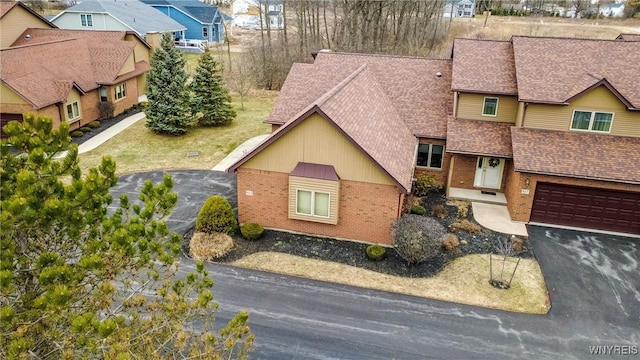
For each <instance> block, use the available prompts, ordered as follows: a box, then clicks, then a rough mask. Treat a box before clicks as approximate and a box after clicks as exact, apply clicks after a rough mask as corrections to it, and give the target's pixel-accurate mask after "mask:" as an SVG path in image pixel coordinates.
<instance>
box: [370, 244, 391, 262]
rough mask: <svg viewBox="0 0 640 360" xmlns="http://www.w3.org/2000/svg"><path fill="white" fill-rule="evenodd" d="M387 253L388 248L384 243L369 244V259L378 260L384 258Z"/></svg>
mask: <svg viewBox="0 0 640 360" xmlns="http://www.w3.org/2000/svg"><path fill="white" fill-rule="evenodd" d="M386 254H387V249H385V248H384V246H382V245H370V246H367V257H368V258H369V260H373V261H378V260H382V259H384V257H385V255H386Z"/></svg>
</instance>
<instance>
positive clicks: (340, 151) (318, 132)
mask: <svg viewBox="0 0 640 360" xmlns="http://www.w3.org/2000/svg"><path fill="white" fill-rule="evenodd" d="M298 162H307V163H314V164H325V165H333V167H334V168H335V170H336V172H337V173H338V176H340V179H342V180H353V181H360V182H368V183H376V184H385V185H393V184H394V183H393V182H392V181H391V179H390V178H389V177H388V175H387V174H386V173H384V172H383V171H382V170H381V169H380V168H378V167H377V166H376V165H375V164H374V163H373V162H372V161H371V160H370V159H369V158H368V157H367V156H366V155H364V154H363V153H362V152H361V151H360V150H359V149H358V148H356V147H355V145H353V144H352V143H351V142H350V141H349V140H348V139H347V138H345V137H344V136H343V135H342V134H341V133H340V132H339V131H338V130H337V129H336V128H335V127H334V126H333V125H332V124H330V123H329V122H328V121H327V120H325V119H324V118H322V117H321V116H320V115H318V114H312V115H310V116H309V117H308V118H306V119H305V120H303V121H302V122H300V123H299V124H297V125H296V126H295V127H294V128H293V129H290V130H289V132H287V133H286V134H284V135H283V136H282V137H281V138H280V139H278V140H276V141H275V142H273V143H272V144H270V145H269V146H268V147H267V148H265V149H263V150H262V151H261V152H260V153H258V154H257V155H255V156H254V157H253V158H251V159H250V160H248V161H247V162H246V163H244V164H243V165H242V166H241V167H243V168H249V169H255V170H266V171H273V172H279V173H287V174H288V173H290V172H291V171H292V170H293V169H294V168H295V166H296V165H297V164H298Z"/></svg>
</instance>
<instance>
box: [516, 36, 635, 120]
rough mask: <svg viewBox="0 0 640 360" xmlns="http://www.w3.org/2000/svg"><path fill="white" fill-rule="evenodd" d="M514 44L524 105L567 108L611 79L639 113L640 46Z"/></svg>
mask: <svg viewBox="0 0 640 360" xmlns="http://www.w3.org/2000/svg"><path fill="white" fill-rule="evenodd" d="M511 41H512V43H513V52H514V59H515V65H516V77H517V82H518V97H519V100H520V101H528V102H540V103H555V104H563V103H566V102H567V101H568V100H570V99H572V98H574V97H576V96H578V95H580V94H581V93H583V92H584V91H585V90H588V89H590V88H591V87H592V86H593V85H595V84H596V83H598V82H600V81H603V80H606V81H607V82H608V83H609V84H611V86H612V87H613V88H615V90H616V91H617V92H619V94H620V95H621V96H622V97H624V99H626V101H628V102H629V103H630V104H631V105H632V107H633V108H635V109H640V86H638V74H640V42H638V41H619V40H591V39H565V38H530V37H521V36H514V37H513V38H512V40H511ZM540 54H545V56H540Z"/></svg>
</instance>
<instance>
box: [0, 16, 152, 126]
mask: <svg viewBox="0 0 640 360" xmlns="http://www.w3.org/2000/svg"><path fill="white" fill-rule="evenodd" d="M70 49H71V50H70ZM0 62H1V63H2V67H1V68H0V80H1V83H0V87H1V89H0V92H1V93H2V96H1V98H0V104H1V107H2V112H1V114H0V118H1V119H2V125H4V124H6V123H7V122H9V121H10V120H21V119H22V114H24V113H35V114H38V115H45V116H48V117H51V118H52V119H53V121H54V126H58V124H60V123H61V122H67V123H69V124H70V125H71V129H77V128H79V127H81V126H83V125H85V124H87V123H89V122H91V121H94V120H97V119H99V118H101V116H102V114H101V113H100V111H99V104H100V103H102V102H111V103H113V105H114V114H116V115H117V114H119V113H121V112H123V111H124V110H126V109H128V108H130V107H132V106H134V105H135V104H137V103H138V99H139V97H140V96H141V95H143V94H144V92H145V87H146V85H145V84H146V80H145V76H146V73H147V72H148V71H149V70H150V46H149V44H147V43H146V42H145V41H144V40H142V39H141V38H140V37H139V36H138V35H137V34H136V33H133V32H126V31H83V30H63V29H42V28H27V29H23V31H22V33H21V34H20V35H19V36H18V37H17V39H16V40H14V42H13V43H12V44H11V46H10V47H7V48H3V49H1V50H0Z"/></svg>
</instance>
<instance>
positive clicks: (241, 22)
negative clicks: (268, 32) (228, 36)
mask: <svg viewBox="0 0 640 360" xmlns="http://www.w3.org/2000/svg"><path fill="white" fill-rule="evenodd" d="M260 8H261V9H260ZM261 10H262V27H263V28H266V27H267V20H265V19H268V25H269V28H271V29H272V30H281V29H284V25H285V24H284V14H283V10H284V4H283V3H282V0H270V1H267V0H235V1H233V3H232V11H233V24H234V25H235V26H238V27H241V28H246V29H256V30H257V29H260V13H261Z"/></svg>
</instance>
